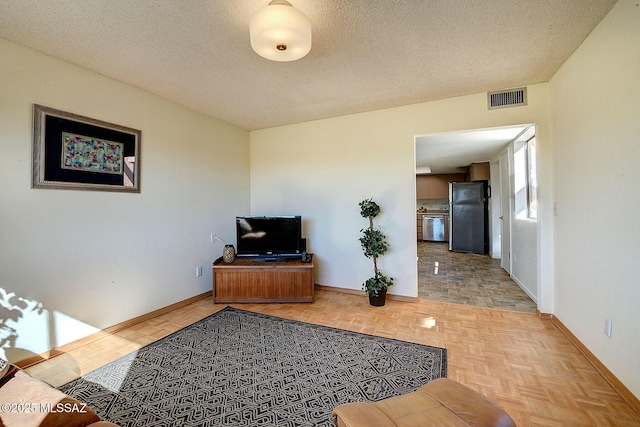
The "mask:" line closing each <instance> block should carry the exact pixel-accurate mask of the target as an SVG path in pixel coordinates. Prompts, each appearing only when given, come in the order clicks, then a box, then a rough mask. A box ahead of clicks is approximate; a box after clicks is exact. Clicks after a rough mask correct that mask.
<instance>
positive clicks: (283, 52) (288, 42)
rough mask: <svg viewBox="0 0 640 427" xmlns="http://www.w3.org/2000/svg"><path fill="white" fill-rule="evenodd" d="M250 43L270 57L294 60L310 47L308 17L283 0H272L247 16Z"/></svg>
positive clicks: (261, 54) (259, 51) (259, 52)
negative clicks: (249, 17) (248, 17)
mask: <svg viewBox="0 0 640 427" xmlns="http://www.w3.org/2000/svg"><path fill="white" fill-rule="evenodd" d="M249 37H250V39H251V47H252V48H253V50H254V51H255V52H256V53H257V54H258V55H260V56H262V57H263V58H267V59H270V60H272V61H280V62H286V61H295V60H296V59H300V58H302V57H303V56H305V55H306V54H307V53H309V51H310V50H311V21H310V20H309V18H308V17H307V15H305V14H304V13H302V12H300V11H299V10H297V9H294V8H293V6H291V4H290V3H289V2H288V1H286V0H273V1H271V3H269V4H268V5H267V6H265V7H263V8H262V9H260V10H258V11H257V12H256V13H254V14H253V15H252V16H251V19H250V20H249Z"/></svg>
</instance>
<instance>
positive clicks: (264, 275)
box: [211, 258, 314, 304]
mask: <svg viewBox="0 0 640 427" xmlns="http://www.w3.org/2000/svg"><path fill="white" fill-rule="evenodd" d="M313 268H314V267H313V262H310V263H303V262H302V261H300V260H299V259H288V260H286V261H275V262H269V261H262V262H258V260H255V261H254V259H253V258H236V260H235V261H234V262H232V263H225V262H223V261H222V258H218V259H217V260H216V261H215V262H214V263H213V265H212V267H211V270H212V271H211V273H212V274H211V277H212V282H213V303H214V304H217V303H268V302H313V290H314V283H313Z"/></svg>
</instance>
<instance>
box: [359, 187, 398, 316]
mask: <svg viewBox="0 0 640 427" xmlns="http://www.w3.org/2000/svg"><path fill="white" fill-rule="evenodd" d="M379 213H380V206H378V204H377V203H376V202H374V201H373V200H372V199H366V200H363V201H361V202H360V215H362V217H363V218H368V219H369V227H368V228H363V229H362V230H360V231H361V232H362V237H360V245H361V246H362V250H363V251H364V255H365V256H366V257H367V258H371V259H373V272H374V275H373V277H371V278H369V279H367V281H366V282H364V283H363V284H362V289H363V290H364V291H365V292H366V294H367V295H368V296H369V303H370V304H371V305H373V306H378V307H379V306H383V305H384V303H385V299H386V297H387V288H388V287H389V286H391V285H393V278H391V277H387V276H385V275H384V274H383V273H382V271H380V270H379V269H378V257H379V256H382V255H384V254H385V252H387V249H389V245H388V244H387V238H386V236H385V235H384V233H382V231H381V230H380V229H379V228H375V227H374V226H373V218H375V217H376V216H378V214H379Z"/></svg>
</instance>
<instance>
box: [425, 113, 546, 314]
mask: <svg viewBox="0 0 640 427" xmlns="http://www.w3.org/2000/svg"><path fill="white" fill-rule="evenodd" d="M531 126H533V125H522V126H510V127H503V128H490V129H477V130H469V131H461V132H449V133H440V134H429V135H419V136H416V137H415V153H416V178H417V180H418V175H420V174H424V173H425V172H429V173H430V174H432V175H441V176H443V175H445V174H467V180H468V178H469V176H468V174H469V167H470V165H471V164H473V163H485V162H488V163H489V164H491V168H490V170H491V176H490V177H489V180H488V184H489V185H490V186H491V187H492V190H491V192H492V194H494V195H495V196H494V197H495V200H494V201H492V202H491V203H489V215H490V218H489V221H488V222H489V224H490V225H489V227H490V232H489V239H490V242H491V244H490V250H489V254H472V253H458V252H452V251H450V250H449V245H448V243H447V242H431V241H422V240H421V238H420V236H419V235H418V239H417V254H418V259H417V272H418V297H419V298H421V299H427V300H435V301H446V302H454V303H461V304H469V305H476V306H484V307H495V308H506V309H512V310H517V311H526V312H535V310H536V303H535V295H532V294H531V293H528V292H526V287H525V284H523V283H520V282H519V281H518V279H517V278H514V277H513V276H512V274H511V272H512V271H511V261H510V254H511V251H512V237H513V236H512V235H511V225H510V221H509V220H510V219H511V217H512V213H511V212H509V206H510V203H512V201H513V197H511V186H510V182H511V180H512V179H513V174H510V173H509V156H512V154H511V153H512V151H509V146H510V144H512V143H513V141H515V140H516V138H517V137H518V136H519V135H521V134H522V133H523V132H524V131H525V130H526V129H527V128H530V127H531ZM503 156H506V157H503ZM421 178H422V181H423V182H424V176H422V177H421ZM491 178H493V179H491ZM422 196H424V193H423V195H422ZM438 197H440V198H441V197H442V195H438ZM443 205H447V206H448V200H442V199H438V200H431V199H420V197H418V194H416V213H417V215H418V218H417V219H418V223H420V215H421V214H427V213H429V209H431V208H434V207H436V208H438V209H440V210H442V206H443ZM500 217H502V218H500ZM418 234H419V233H418ZM527 237H530V236H527ZM530 246H531V245H530ZM494 247H495V250H494ZM533 247H534V248H536V247H537V244H534V245H533ZM491 255H493V257H492V256H491ZM526 255H527V254H526V253H522V254H521V257H520V259H521V260H522V261H521V262H527V260H531V262H532V263H533V265H532V266H530V267H532V269H533V270H536V262H537V261H536V259H537V257H536V256H533V257H528V256H526ZM534 255H535V253H534ZM528 270H531V268H529V269H528ZM527 279H528V280H531V278H530V277H528V278H527ZM536 279H537V277H534V278H533V281H534V284H533V287H534V289H535V286H536V284H535V280H536ZM532 297H533V298H532Z"/></svg>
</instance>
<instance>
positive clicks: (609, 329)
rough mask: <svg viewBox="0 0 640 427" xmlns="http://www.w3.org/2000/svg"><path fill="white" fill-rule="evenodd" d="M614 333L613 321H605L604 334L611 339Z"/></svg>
mask: <svg viewBox="0 0 640 427" xmlns="http://www.w3.org/2000/svg"><path fill="white" fill-rule="evenodd" d="M612 331H613V322H612V321H611V319H604V333H605V335H606V336H608V337H609V338H611V333H612Z"/></svg>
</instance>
